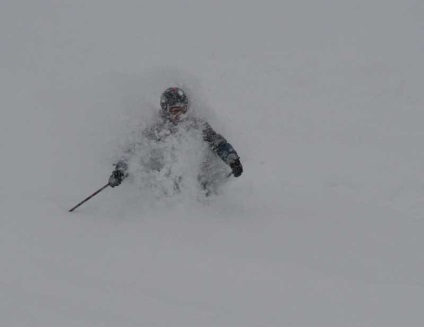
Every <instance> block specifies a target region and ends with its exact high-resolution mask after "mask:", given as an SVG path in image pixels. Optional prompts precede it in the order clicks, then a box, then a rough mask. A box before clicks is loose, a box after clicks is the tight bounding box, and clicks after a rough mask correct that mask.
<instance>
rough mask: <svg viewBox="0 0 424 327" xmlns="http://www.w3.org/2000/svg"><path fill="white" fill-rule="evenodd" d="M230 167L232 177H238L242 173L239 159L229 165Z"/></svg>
mask: <svg viewBox="0 0 424 327" xmlns="http://www.w3.org/2000/svg"><path fill="white" fill-rule="evenodd" d="M230 167H231V170H232V171H233V175H234V177H239V176H240V175H241V174H242V173H243V166H242V165H241V162H240V159H236V160H234V161H233V162H232V163H230Z"/></svg>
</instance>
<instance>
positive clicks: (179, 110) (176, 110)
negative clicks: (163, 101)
mask: <svg viewBox="0 0 424 327" xmlns="http://www.w3.org/2000/svg"><path fill="white" fill-rule="evenodd" d="M168 111H169V113H170V114H171V115H178V114H185V113H186V112H187V106H174V107H169V109H168Z"/></svg>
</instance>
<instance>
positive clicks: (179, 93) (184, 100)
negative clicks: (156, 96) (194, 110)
mask: <svg viewBox="0 0 424 327" xmlns="http://www.w3.org/2000/svg"><path fill="white" fill-rule="evenodd" d="M160 106H161V107H162V110H164V111H167V110H168V109H169V108H170V107H187V106H188V97H187V95H186V94H185V93H184V91H183V90H181V89H180V88H178V87H170V88H169V89H166V90H165V91H163V93H162V95H161V97H160Z"/></svg>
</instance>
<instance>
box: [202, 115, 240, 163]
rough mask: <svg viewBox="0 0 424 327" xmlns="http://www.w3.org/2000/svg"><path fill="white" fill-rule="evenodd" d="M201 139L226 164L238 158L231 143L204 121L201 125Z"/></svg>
mask: <svg viewBox="0 0 424 327" xmlns="http://www.w3.org/2000/svg"><path fill="white" fill-rule="evenodd" d="M203 140H204V141H205V142H207V143H208V144H209V147H210V148H211V149H212V151H213V152H215V153H216V154H217V155H218V157H220V158H221V159H222V161H224V162H225V163H226V164H227V165H230V164H231V163H233V162H234V161H235V160H237V159H239V158H240V157H239V156H238V154H237V152H236V151H235V150H234V148H233V147H232V146H231V144H230V143H228V142H227V140H226V139H225V138H224V137H223V136H222V135H220V134H218V133H217V132H215V131H214V130H213V129H212V127H211V126H210V125H209V124H208V123H204V126H203Z"/></svg>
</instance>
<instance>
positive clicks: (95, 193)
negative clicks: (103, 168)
mask: <svg viewBox="0 0 424 327" xmlns="http://www.w3.org/2000/svg"><path fill="white" fill-rule="evenodd" d="M108 186H109V183H107V184H106V185H105V186H103V187H102V188H101V189H99V190H97V191H96V192H94V193H93V194H91V195H90V196H89V197H88V198H86V199H85V200H83V201H81V202H80V203H78V204H77V205H76V206H75V207H73V208H72V209H71V210H69V212H72V211H74V210H75V209H76V208H78V207H79V206H80V205H82V204H84V203H86V202H87V201H88V200H90V199H91V198H92V197H93V196H95V195H97V194H99V193H100V192H101V191H103V190H104V189H105V188H106V187H108Z"/></svg>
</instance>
